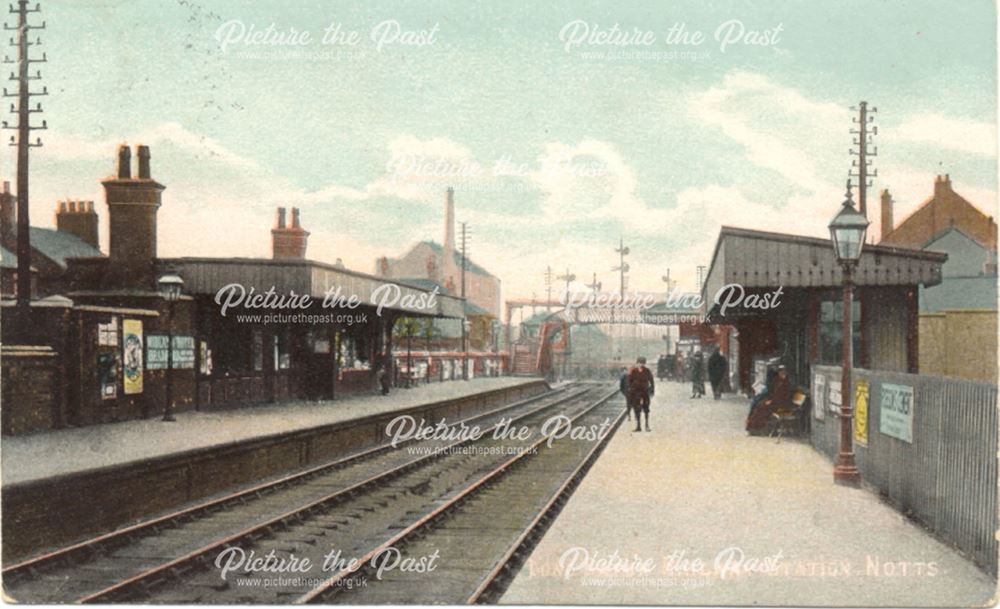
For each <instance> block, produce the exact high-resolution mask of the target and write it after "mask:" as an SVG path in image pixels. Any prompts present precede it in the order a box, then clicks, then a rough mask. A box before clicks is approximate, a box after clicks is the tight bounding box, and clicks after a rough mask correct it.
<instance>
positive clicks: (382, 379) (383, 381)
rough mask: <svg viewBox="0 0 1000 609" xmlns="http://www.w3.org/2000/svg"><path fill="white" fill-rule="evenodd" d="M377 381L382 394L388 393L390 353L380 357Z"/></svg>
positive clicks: (390, 364) (390, 382)
mask: <svg viewBox="0 0 1000 609" xmlns="http://www.w3.org/2000/svg"><path fill="white" fill-rule="evenodd" d="M378 383H379V386H381V388H382V395H389V387H391V386H392V355H390V354H386V355H385V356H384V357H383V358H382V366H381V367H380V368H379V371H378Z"/></svg>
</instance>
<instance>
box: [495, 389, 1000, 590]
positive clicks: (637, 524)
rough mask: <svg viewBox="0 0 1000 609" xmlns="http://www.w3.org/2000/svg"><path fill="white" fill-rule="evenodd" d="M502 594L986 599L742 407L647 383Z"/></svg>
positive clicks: (865, 498)
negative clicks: (644, 396)
mask: <svg viewBox="0 0 1000 609" xmlns="http://www.w3.org/2000/svg"><path fill="white" fill-rule="evenodd" d="M657 389H658V392H657V394H656V396H655V397H654V399H653V404H652V407H651V416H650V423H651V426H652V431H651V432H649V433H646V432H641V433H636V432H633V431H631V430H632V426H631V425H630V424H629V423H628V422H625V423H623V424H622V426H621V427H620V428H619V429H618V431H617V432H616V434H615V436H614V437H613V438H612V439H611V441H610V443H609V444H608V446H607V448H606V449H605V451H604V453H603V454H602V455H601V458H600V459H599V460H598V461H597V463H596V464H595V465H594V466H593V468H592V469H591V470H590V472H589V473H588V475H587V477H586V478H585V479H584V480H583V482H582V483H581V485H580V486H579V487H578V488H577V490H576V492H575V493H574V494H573V496H572V497H571V498H570V499H569V501H568V502H567V504H566V506H565V507H564V508H563V510H562V512H561V513H560V515H559V517H558V518H557V519H556V520H555V522H554V523H553V524H552V526H551V528H549V529H548V531H547V532H546V533H545V535H544V537H543V538H542V539H541V540H540V542H539V543H538V545H537V546H536V547H535V549H534V550H533V552H532V554H531V556H530V557H529V558H528V560H527V561H526V563H525V565H524V567H523V568H522V569H521V571H520V572H519V574H518V575H517V577H516V578H515V579H514V581H513V582H512V583H511V585H510V587H509V588H508V589H507V591H506V593H505V594H504V596H503V597H502V598H501V600H500V602H501V603H504V604H518V605H542V604H552V603H555V604H581V605H590V604H605V605H621V604H638V605H658V604H670V605H704V604H709V605H716V606H718V605H726V604H737V605H747V604H751V603H752V604H760V605H771V606H784V605H793V606H794V605H798V606H815V605H833V606H846V607H850V606H872V605H874V606H956V605H959V606H984V605H989V604H992V603H993V602H994V601H992V600H991V598H992V597H993V595H994V594H995V589H996V583H995V581H994V580H992V579H991V578H990V577H988V576H987V575H986V574H985V573H983V572H982V571H981V570H980V569H979V568H978V567H976V566H975V565H974V564H973V563H972V562H970V561H968V560H967V559H965V558H964V557H963V556H962V555H960V554H959V553H958V552H957V551H955V550H953V549H952V548H950V547H949V546H947V545H945V544H943V543H941V542H940V541H938V540H937V539H935V538H934V537H932V536H931V535H930V534H929V533H927V532H926V531H925V530H923V529H922V528H920V527H919V526H917V525H916V524H914V523H912V522H911V521H909V520H907V519H906V518H905V517H904V516H903V515H901V514H900V513H899V512H898V511H896V510H895V509H894V508H893V507H891V506H889V505H887V504H885V503H883V502H882V501H881V500H880V499H879V497H878V496H877V495H875V494H874V493H872V492H870V491H868V490H865V489H851V488H845V487H841V486H836V485H834V484H833V481H832V465H831V464H830V462H829V461H827V460H826V459H825V458H824V457H823V456H821V455H820V454H819V453H817V452H816V451H814V450H813V448H812V447H811V446H809V445H808V444H807V443H804V442H802V441H797V440H792V439H787V438H786V439H782V440H781V441H780V442H778V441H777V440H775V439H774V438H763V437H748V436H747V435H746V434H745V432H744V431H743V420H744V418H745V416H746V408H747V402H746V400H744V399H742V398H736V397H731V398H729V399H724V400H721V401H714V400H712V399H711V398H710V397H709V398H708V399H699V400H691V399H689V397H688V396H689V395H690V393H689V386H687V385H681V384H679V383H670V382H664V383H662V384H658V385H657Z"/></svg>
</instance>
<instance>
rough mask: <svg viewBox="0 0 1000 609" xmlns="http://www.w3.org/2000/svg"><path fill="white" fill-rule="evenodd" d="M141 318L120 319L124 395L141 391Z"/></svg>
mask: <svg viewBox="0 0 1000 609" xmlns="http://www.w3.org/2000/svg"><path fill="white" fill-rule="evenodd" d="M142 356H143V349H142V320H139V319H125V320H123V321H122V380H123V381H124V384H125V395H129V394H134V393H142V369H143V363H142Z"/></svg>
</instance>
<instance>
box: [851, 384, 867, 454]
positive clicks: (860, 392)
mask: <svg viewBox="0 0 1000 609" xmlns="http://www.w3.org/2000/svg"><path fill="white" fill-rule="evenodd" d="M854 441H855V442H856V443H857V444H859V445H861V446H868V381H862V380H859V381H858V382H857V384H855V385H854Z"/></svg>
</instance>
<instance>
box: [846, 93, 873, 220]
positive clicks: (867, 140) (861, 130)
mask: <svg viewBox="0 0 1000 609" xmlns="http://www.w3.org/2000/svg"><path fill="white" fill-rule="evenodd" d="M851 110H857V111H858V116H856V117H855V118H854V119H853V121H854V124H855V125H857V126H858V127H857V129H851V133H852V134H854V135H855V138H854V146H855V147H856V148H852V149H851V154H852V155H854V156H857V157H858V158H856V159H853V160H852V161H851V167H852V168H853V169H852V170H851V171H850V177H852V178H857V180H858V211H860V212H861V215H863V216H864V217H866V218H867V217H868V187H869V186H871V185H872V183H871V178H874V177H876V176H878V169H872V170H871V171H869V170H870V169H871V164H872V162H871V161H870V160H869V159H868V157H870V156H878V146H873V147H872V149H871V150H869V149H868V146H869V144H871V143H872V136H875V135H878V125H871V129H870V130H869V123H872V122H874V121H875V117H874V116H872V114H875V113H876V112H878V108H876V107H874V106H872V108H871V109H870V110H869V108H868V102H865V101H863V102H861V103H859V104H858V107H857V108H855V107H853V106H852V107H851Z"/></svg>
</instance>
